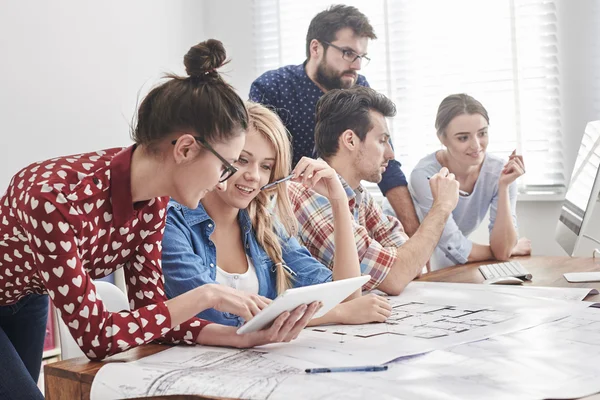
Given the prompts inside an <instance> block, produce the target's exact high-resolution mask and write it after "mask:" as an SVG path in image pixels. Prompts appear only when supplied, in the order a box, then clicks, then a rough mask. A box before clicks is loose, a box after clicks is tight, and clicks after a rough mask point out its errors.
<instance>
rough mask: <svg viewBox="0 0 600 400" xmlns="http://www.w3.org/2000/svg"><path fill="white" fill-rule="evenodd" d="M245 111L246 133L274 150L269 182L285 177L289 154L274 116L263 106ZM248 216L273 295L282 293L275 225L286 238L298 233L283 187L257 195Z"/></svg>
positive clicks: (284, 273)
mask: <svg viewBox="0 0 600 400" xmlns="http://www.w3.org/2000/svg"><path fill="white" fill-rule="evenodd" d="M246 107H247V109H248V130H254V131H256V132H258V133H260V134H261V135H263V137H264V138H265V139H267V140H268V141H269V143H271V145H272V146H273V148H274V149H275V164H274V165H273V169H272V170H271V176H270V178H269V182H273V181H274V180H276V179H281V178H283V177H285V176H287V175H289V174H290V171H291V168H292V150H291V142H290V138H289V134H288V131H287V130H286V129H285V126H284V125H283V123H282V122H281V120H280V119H279V117H278V116H277V114H275V113H274V112H273V111H271V110H269V109H268V108H266V107H265V106H262V105H260V104H258V103H253V102H246ZM270 209H272V211H271V210H270ZM248 214H249V215H250V220H251V221H252V227H253V228H254V233H255V235H256V240H257V242H258V243H259V244H260V245H261V246H262V247H263V249H265V251H266V252H267V254H268V255H269V258H271V260H272V261H273V262H274V263H275V266H276V275H277V293H278V294H280V293H283V292H284V291H285V290H286V289H288V288H289V287H291V285H292V276H291V274H290V272H289V270H288V269H287V266H285V267H284V261H283V252H282V249H281V243H280V242H279V236H278V235H277V232H276V231H275V222H276V221H277V222H280V223H281V224H282V225H283V228H284V229H285V231H286V232H285V233H287V234H288V235H289V236H294V235H295V234H296V232H297V231H298V223H297V222H296V218H295V217H294V213H293V210H292V204H291V202H290V199H289V197H288V194H287V183H286V182H284V183H280V184H278V185H275V186H274V187H273V188H271V189H268V190H263V191H261V192H260V193H259V194H258V196H256V197H255V198H254V199H253V200H252V201H251V202H250V205H249V206H248Z"/></svg>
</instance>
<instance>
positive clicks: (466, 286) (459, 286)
mask: <svg viewBox="0 0 600 400" xmlns="http://www.w3.org/2000/svg"><path fill="white" fill-rule="evenodd" d="M427 287H443V288H448V289H454V290H480V291H486V292H495V293H506V294H512V295H519V296H526V297H541V298H545V299H554V300H565V301H580V300H583V299H585V298H586V297H587V296H588V295H590V294H598V290H597V289H594V288H570V287H568V288H567V287H565V288H562V287H549V286H529V285H526V286H517V285H515V286H502V285H482V284H475V283H451V282H426V281H414V282H411V283H409V284H408V287H407V289H408V290H418V289H423V288H427Z"/></svg>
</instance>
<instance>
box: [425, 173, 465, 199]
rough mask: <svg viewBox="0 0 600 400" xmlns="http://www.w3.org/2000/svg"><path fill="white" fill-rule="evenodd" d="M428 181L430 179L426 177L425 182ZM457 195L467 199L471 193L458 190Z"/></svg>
mask: <svg viewBox="0 0 600 400" xmlns="http://www.w3.org/2000/svg"><path fill="white" fill-rule="evenodd" d="M430 179H431V177H430V176H428V177H427V180H430ZM458 194H460V195H461V196H463V197H467V196H470V195H471V193H468V192H465V191H464V190H460V189H459V190H458Z"/></svg>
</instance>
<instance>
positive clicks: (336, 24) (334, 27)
mask: <svg viewBox="0 0 600 400" xmlns="http://www.w3.org/2000/svg"><path fill="white" fill-rule="evenodd" d="M343 28H350V29H352V31H354V34H355V35H357V36H360V37H367V38H369V39H372V40H373V39H377V36H376V35H375V31H374V30H373V27H372V26H371V24H370V23H369V19H368V18H367V17H366V16H365V14H363V13H361V12H360V11H358V9H357V8H356V7H352V6H345V5H343V4H337V5H333V6H331V7H329V8H328V9H327V10H325V11H321V12H320V13H318V14H317V15H315V17H314V18H313V19H312V21H310V25H309V26H308V32H307V33H306V58H310V42H311V41H312V40H313V39H317V40H318V41H319V42H321V43H323V42H333V41H335V38H336V36H335V35H336V34H337V32H338V31H339V30H340V29H343ZM323 46H325V47H326V46H327V45H326V44H324V43H323Z"/></svg>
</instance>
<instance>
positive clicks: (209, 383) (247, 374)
mask: <svg viewBox="0 0 600 400" xmlns="http://www.w3.org/2000/svg"><path fill="white" fill-rule="evenodd" d="M599 327H600V310H598V309H585V310H580V311H577V312H576V313H575V314H574V315H572V316H569V317H567V318H564V319H561V320H560V321H555V322H551V323H548V324H543V325H539V326H537V327H534V328H532V329H528V330H525V331H520V332H514V333H511V334H506V335H501V336H496V337H494V338H489V339H486V340H483V341H478V342H472V343H465V344H461V345H458V346H454V347H450V348H447V349H444V350H436V351H433V352H430V353H427V354H423V355H417V356H409V357H405V358H403V359H400V360H397V361H395V362H393V363H391V364H389V369H388V371H385V372H371V373H369V372H361V373H359V372H356V373H330V374H306V373H304V372H303V368H304V365H302V366H300V365H297V364H296V365H295V364H294V362H293V361H290V360H289V359H286V358H279V359H278V358H277V357H274V356H273V355H268V354H267V353H263V352H261V351H256V350H233V349H224V348H212V347H200V346H197V347H175V348H172V349H169V350H166V351H163V352H161V353H158V354H155V355H153V356H150V357H146V358H144V359H142V360H139V361H135V362H131V363H126V364H118V363H112V364H108V365H107V366H105V367H103V368H102V369H101V370H100V372H99V373H98V375H97V376H96V378H95V380H94V383H93V385H92V397H91V398H92V399H103V400H104V399H106V400H110V399H117V398H131V397H142V396H159V395H173V394H201V395H208V396H217V397H226V398H252V399H273V400H276V399H290V398H302V399H364V398H382V399H414V398H418V399H424V400H428V399H431V400H442V399H443V400H459V399H484V398H485V399H507V398H510V399H532V400H534V399H544V398H555V399H561V398H565V399H566V398H576V397H582V396H587V395H591V394H594V393H598V392H600V363H598V360H600V329H599Z"/></svg>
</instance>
